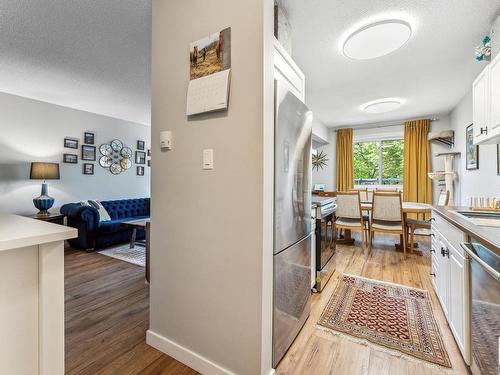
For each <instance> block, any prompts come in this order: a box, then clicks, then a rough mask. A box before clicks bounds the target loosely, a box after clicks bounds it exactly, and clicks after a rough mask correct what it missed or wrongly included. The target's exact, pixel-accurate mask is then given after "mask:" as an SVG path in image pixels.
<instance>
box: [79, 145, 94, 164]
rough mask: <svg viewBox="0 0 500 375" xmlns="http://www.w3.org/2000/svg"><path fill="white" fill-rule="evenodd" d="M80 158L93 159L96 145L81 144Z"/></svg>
mask: <svg viewBox="0 0 500 375" xmlns="http://www.w3.org/2000/svg"><path fill="white" fill-rule="evenodd" d="M81 158H82V160H87V161H95V158H96V147H95V146H87V145H82V156H81Z"/></svg>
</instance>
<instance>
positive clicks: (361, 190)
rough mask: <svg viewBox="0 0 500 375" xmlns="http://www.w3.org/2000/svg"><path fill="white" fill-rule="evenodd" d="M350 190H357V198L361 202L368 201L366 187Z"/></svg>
mask: <svg viewBox="0 0 500 375" xmlns="http://www.w3.org/2000/svg"><path fill="white" fill-rule="evenodd" d="M351 191H352V192H356V191H359V199H360V200H361V202H368V188H357V189H354V190H351Z"/></svg>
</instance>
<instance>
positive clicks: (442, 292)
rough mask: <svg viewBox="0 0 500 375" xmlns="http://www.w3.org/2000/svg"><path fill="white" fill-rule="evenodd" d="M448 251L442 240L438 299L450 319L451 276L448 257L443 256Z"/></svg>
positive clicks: (439, 252) (439, 260)
mask: <svg viewBox="0 0 500 375" xmlns="http://www.w3.org/2000/svg"><path fill="white" fill-rule="evenodd" d="M444 251H446V244H445V243H444V239H442V238H441V240H440V241H439V250H438V253H437V258H438V264H439V277H438V290H439V293H438V297H439V300H440V301H441V307H442V308H443V312H444V315H445V316H446V317H448V314H449V310H450V301H449V291H448V290H449V286H450V285H449V284H450V276H449V260H448V257H447V256H446V255H443V252H444Z"/></svg>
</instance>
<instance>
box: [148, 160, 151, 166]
mask: <svg viewBox="0 0 500 375" xmlns="http://www.w3.org/2000/svg"><path fill="white" fill-rule="evenodd" d="M148 167H151V159H148Z"/></svg>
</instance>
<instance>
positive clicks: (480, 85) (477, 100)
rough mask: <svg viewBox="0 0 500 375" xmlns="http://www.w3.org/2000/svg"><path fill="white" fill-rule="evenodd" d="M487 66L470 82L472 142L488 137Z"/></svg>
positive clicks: (488, 95) (488, 94)
mask: <svg viewBox="0 0 500 375" xmlns="http://www.w3.org/2000/svg"><path fill="white" fill-rule="evenodd" d="M489 71H490V70H489V66H487V67H486V68H485V69H484V70H483V71H482V72H481V74H480V75H479V76H478V77H477V78H476V80H475V81H474V83H473V84H472V118H473V122H474V143H475V144H476V143H479V142H482V141H484V140H485V139H486V138H487V137H488V125H489V97H490V92H489Z"/></svg>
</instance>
